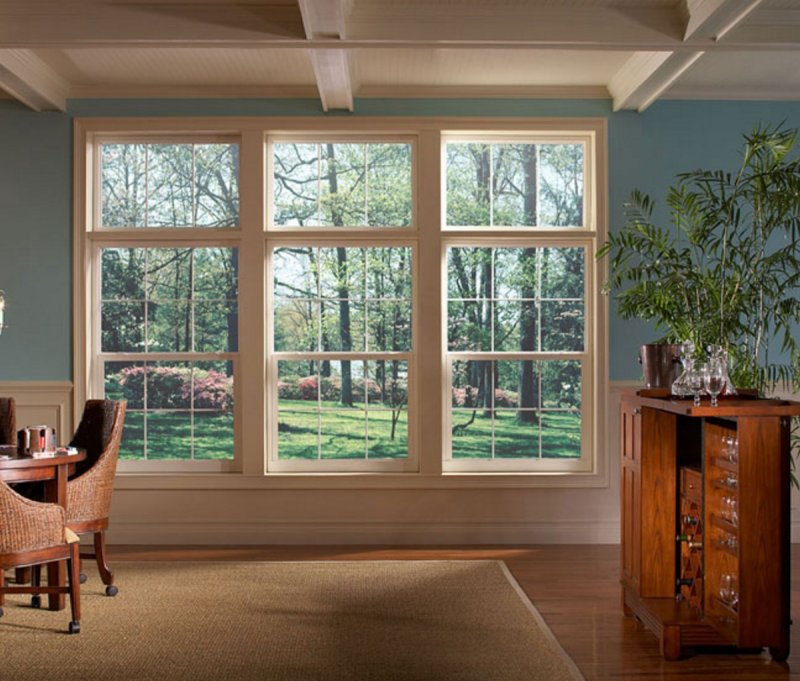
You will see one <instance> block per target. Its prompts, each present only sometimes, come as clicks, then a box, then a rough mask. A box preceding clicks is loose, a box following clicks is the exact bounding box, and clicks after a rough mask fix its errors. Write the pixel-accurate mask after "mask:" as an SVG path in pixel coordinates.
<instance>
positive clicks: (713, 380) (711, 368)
mask: <svg viewBox="0 0 800 681" xmlns="http://www.w3.org/2000/svg"><path fill="white" fill-rule="evenodd" d="M703 366H704V369H703V387H704V388H705V390H706V392H707V393H708V394H709V395H711V406H712V407H716V406H717V395H719V394H720V393H721V392H722V389H723V388H724V387H725V366H724V365H723V364H722V363H721V362H711V363H710V364H706V365H703Z"/></svg>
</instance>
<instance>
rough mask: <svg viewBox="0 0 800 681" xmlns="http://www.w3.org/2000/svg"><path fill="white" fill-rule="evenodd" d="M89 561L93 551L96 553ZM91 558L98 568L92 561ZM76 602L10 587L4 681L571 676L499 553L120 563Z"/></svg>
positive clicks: (93, 576) (1, 632)
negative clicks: (77, 607) (38, 601)
mask: <svg viewBox="0 0 800 681" xmlns="http://www.w3.org/2000/svg"><path fill="white" fill-rule="evenodd" d="M87 563H88V561H87ZM86 567H87V568H88V567H89V566H88V564H87V566H86ZM114 569H115V581H116V583H117V584H118V585H119V589H120V591H119V595H118V596H116V597H115V598H108V597H106V596H104V595H103V592H102V588H101V587H102V584H101V582H100V580H99V578H98V576H97V573H96V572H90V573H89V576H90V579H89V581H88V582H87V583H86V584H84V585H83V591H82V599H81V601H82V607H83V613H82V618H81V633H80V634H78V635H73V636H70V635H69V634H67V633H66V630H67V623H68V621H69V611H68V610H65V611H62V612H50V611H47V610H35V609H32V608H30V607H29V605H28V603H29V598H28V597H26V596H19V595H17V596H8V597H6V605H5V615H4V616H3V617H2V618H0V642H2V643H1V645H0V649H2V653H0V679H2V680H3V681H6V680H8V681H12V680H13V681H28V680H34V679H35V680H36V681H90V680H93V679H103V680H104V681H117V680H118V679H136V680H137V681H151V680H153V681H155V680H157V681H176V680H177V681H184V680H186V681H190V680H191V681H200V680H206V679H207V680H209V681H212V680H213V681H250V680H253V681H255V680H258V681H262V680H263V681H284V680H285V681H306V680H309V681H329V680H334V679H335V680H337V681H338V680H347V681H351V680H352V681H370V680H373V679H375V680H377V679H380V680H382V681H391V680H394V679H401V680H410V679H420V680H424V681H436V680H438V679H446V680H448V681H450V680H475V681H495V680H497V681H515V680H517V679H519V680H523V679H524V680H525V681H537V680H541V681H575V680H576V679H578V680H579V679H582V678H583V677H582V676H581V674H580V672H579V671H578V669H577V667H576V666H575V664H574V663H573V662H572V661H571V660H570V659H569V657H567V655H566V653H564V651H563V650H562V649H561V647H560V645H559V644H558V642H557V641H556V639H555V638H554V636H553V635H552V633H551V631H550V629H549V628H548V627H547V625H546V624H545V623H544V621H543V620H542V618H541V616H540V615H539V613H538V612H537V610H536V609H535V608H534V606H533V605H532V604H531V603H530V601H529V600H528V598H527V597H526V596H525V594H524V593H523V591H522V589H521V588H520V587H519V586H518V584H517V583H516V581H515V580H514V578H513V577H512V576H511V574H510V573H509V572H508V569H507V568H506V566H505V564H504V563H502V562H500V561H354V562H157V563H156V562H127V563H115V564H114Z"/></svg>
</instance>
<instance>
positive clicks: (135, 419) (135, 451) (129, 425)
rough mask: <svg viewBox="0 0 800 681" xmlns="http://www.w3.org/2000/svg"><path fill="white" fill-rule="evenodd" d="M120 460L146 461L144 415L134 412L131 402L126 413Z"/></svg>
mask: <svg viewBox="0 0 800 681" xmlns="http://www.w3.org/2000/svg"><path fill="white" fill-rule="evenodd" d="M119 458H120V459H122V460H123V461H141V460H142V459H144V413H143V412H141V411H133V410H132V408H131V406H130V402H129V403H128V409H127V411H126V412H125V426H124V428H123V429H122V443H121V444H120V447H119Z"/></svg>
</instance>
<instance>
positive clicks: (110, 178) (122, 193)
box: [100, 144, 147, 227]
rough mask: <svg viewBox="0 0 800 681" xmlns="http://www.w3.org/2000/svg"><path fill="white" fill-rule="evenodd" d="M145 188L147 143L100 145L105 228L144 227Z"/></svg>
mask: <svg viewBox="0 0 800 681" xmlns="http://www.w3.org/2000/svg"><path fill="white" fill-rule="evenodd" d="M146 190H147V180H146V152H145V145H144V144H103V145H101V146H100V193H101V200H100V202H101V212H102V217H101V220H102V223H103V226H104V227H143V226H144V224H145V220H146V211H145V202H146V200H147V195H146Z"/></svg>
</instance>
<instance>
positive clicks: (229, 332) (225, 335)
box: [194, 300, 239, 352]
mask: <svg viewBox="0 0 800 681" xmlns="http://www.w3.org/2000/svg"><path fill="white" fill-rule="evenodd" d="M238 324H239V313H238V308H237V303H236V301H235V300H216V301H210V300H209V301H205V302H201V303H195V304H194V350H195V352H236V351H237V350H238V349H239V348H238V345H239V331H238V328H239V327H238Z"/></svg>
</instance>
